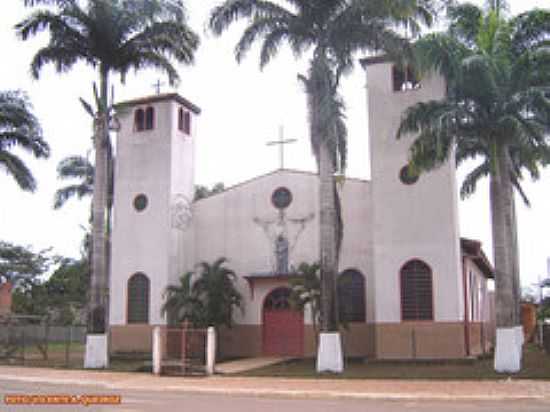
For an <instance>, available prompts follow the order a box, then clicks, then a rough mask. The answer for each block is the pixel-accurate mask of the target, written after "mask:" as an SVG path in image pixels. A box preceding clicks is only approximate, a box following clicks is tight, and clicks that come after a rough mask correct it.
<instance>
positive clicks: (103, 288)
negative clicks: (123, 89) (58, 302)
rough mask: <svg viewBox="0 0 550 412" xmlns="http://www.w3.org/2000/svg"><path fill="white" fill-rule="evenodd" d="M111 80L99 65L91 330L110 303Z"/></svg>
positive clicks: (102, 322) (97, 328) (99, 328)
mask: <svg viewBox="0 0 550 412" xmlns="http://www.w3.org/2000/svg"><path fill="white" fill-rule="evenodd" d="M108 83H109V72H108V69H106V68H105V67H104V66H101V67H100V100H101V104H100V107H99V108H98V109H99V113H98V118H97V119H96V120H95V122H96V123H95V127H94V129H95V136H94V148H95V171H94V195H93V200H92V215H93V222H92V250H93V252H92V275H91V286H92V287H91V296H90V301H91V305H90V313H89V323H88V328H89V331H90V332H91V333H105V330H106V322H107V305H108V299H107V297H108V267H107V249H108V247H107V237H106V233H107V224H106V223H107V222H106V220H107V179H108V171H109V170H108V168H109V161H108V145H109V128H108V113H107V102H108V92H107V90H108Z"/></svg>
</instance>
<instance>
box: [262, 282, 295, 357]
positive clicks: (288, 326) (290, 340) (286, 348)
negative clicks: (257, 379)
mask: <svg viewBox="0 0 550 412" xmlns="http://www.w3.org/2000/svg"><path fill="white" fill-rule="evenodd" d="M289 297H290V289H288V288H277V289H275V290H273V291H272V292H271V293H270V294H269V295H268V296H267V298H266V299H265V301H264V306H263V352H264V355H267V356H303V354H304V315H303V312H301V311H296V310H293V309H292V308H291V307H290V303H289Z"/></svg>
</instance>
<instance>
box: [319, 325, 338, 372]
mask: <svg viewBox="0 0 550 412" xmlns="http://www.w3.org/2000/svg"><path fill="white" fill-rule="evenodd" d="M343 371H344V356H343V353H342V339H341V338H340V333H339V332H321V333H320V334H319V349H318V350H317V373H321V372H333V373H342V372H343Z"/></svg>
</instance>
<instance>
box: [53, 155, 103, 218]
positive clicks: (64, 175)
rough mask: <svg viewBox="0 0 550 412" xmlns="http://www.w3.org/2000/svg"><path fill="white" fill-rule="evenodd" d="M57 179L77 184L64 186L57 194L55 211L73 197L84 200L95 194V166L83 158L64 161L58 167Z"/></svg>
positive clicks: (77, 157) (71, 157) (74, 157)
mask: <svg viewBox="0 0 550 412" xmlns="http://www.w3.org/2000/svg"><path fill="white" fill-rule="evenodd" d="M57 178H58V179H59V180H73V181H76V183H72V184H68V185H66V186H63V187H62V188H60V189H58V190H57V191H56V192H55V197H54V209H59V208H61V207H62V206H63V205H64V204H65V203H66V202H67V201H68V200H69V199H71V198H73V197H76V198H78V199H82V198H84V197H88V196H91V195H92V194H93V192H94V166H93V165H92V164H91V163H90V161H89V160H88V159H86V158H85V157H83V156H69V157H66V158H65V159H62V160H61V161H60V162H59V164H58V165H57Z"/></svg>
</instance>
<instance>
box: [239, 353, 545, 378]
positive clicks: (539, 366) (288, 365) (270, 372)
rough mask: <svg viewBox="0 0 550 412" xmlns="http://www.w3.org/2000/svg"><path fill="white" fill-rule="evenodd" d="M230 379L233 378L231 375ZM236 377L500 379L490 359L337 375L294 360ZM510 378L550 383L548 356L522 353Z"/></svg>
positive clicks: (394, 365)
mask: <svg viewBox="0 0 550 412" xmlns="http://www.w3.org/2000/svg"><path fill="white" fill-rule="evenodd" d="M233 376H234V375H233ZM239 376H271V377H273V376H277V377H287V378H312V379H323V378H331V379H332V378H341V379H449V380H451V379H502V378H503V377H505V376H506V375H501V374H497V373H495V372H494V370H493V359H492V357H491V358H489V357H487V358H485V359H480V360H464V361H460V360H458V361H440V362H438V361H416V362H396V361H370V362H363V361H359V360H350V361H347V362H346V367H345V371H344V373H342V374H341V375H334V374H322V375H318V374H317V373H316V372H315V360H314V359H296V360H291V361H288V362H284V363H280V364H277V365H272V366H267V367H264V368H259V369H254V370H251V371H247V372H244V373H241V374H239ZM513 377H514V378H518V379H550V356H548V355H546V354H545V353H544V352H542V351H541V350H539V349H538V348H537V347H535V346H533V345H526V346H525V349H524V357H523V368H522V371H521V372H520V373H518V374H516V375H513Z"/></svg>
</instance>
